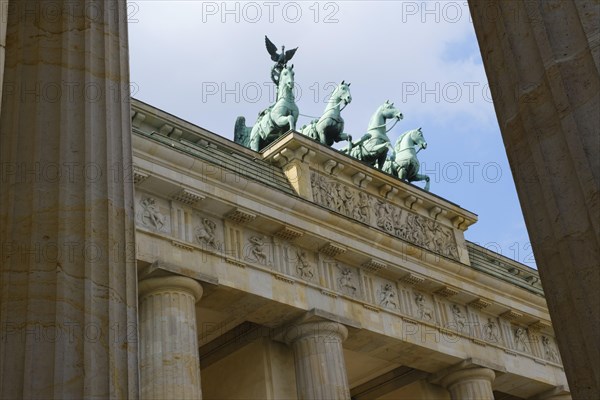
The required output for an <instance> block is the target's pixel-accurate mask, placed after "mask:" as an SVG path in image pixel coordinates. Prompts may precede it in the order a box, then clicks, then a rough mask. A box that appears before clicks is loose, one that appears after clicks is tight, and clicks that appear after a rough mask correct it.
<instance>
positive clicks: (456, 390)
mask: <svg viewBox="0 0 600 400" xmlns="http://www.w3.org/2000/svg"><path fill="white" fill-rule="evenodd" d="M495 377H496V374H495V373H494V371H493V370H491V369H489V368H466V369H460V370H457V371H452V372H450V373H448V375H446V376H445V377H443V378H442V379H441V381H440V384H441V385H442V386H443V387H445V388H446V389H448V391H449V392H450V397H451V398H452V400H494V392H493V391H492V382H493V381H494V378H495Z"/></svg>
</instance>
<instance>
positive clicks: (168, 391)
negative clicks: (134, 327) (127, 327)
mask: <svg viewBox="0 0 600 400" xmlns="http://www.w3.org/2000/svg"><path fill="white" fill-rule="evenodd" d="M139 296H140V372H141V392H142V398H143V399H161V400H167V399H177V400H179V399H194V400H198V399H201V398H202V391H201V388H200V359H199V356H198V332H197V329H196V309H195V304H196V303H197V302H198V301H199V300H200V298H201V297H202V286H200V284H199V283H198V282H197V281H195V280H193V279H191V278H186V277H184V276H167V277H161V278H150V279H146V280H143V281H141V282H140V284H139Z"/></svg>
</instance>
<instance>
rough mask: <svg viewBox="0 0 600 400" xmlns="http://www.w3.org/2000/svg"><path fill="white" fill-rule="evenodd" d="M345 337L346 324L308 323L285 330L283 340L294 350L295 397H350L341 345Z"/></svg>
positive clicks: (313, 399)
mask: <svg viewBox="0 0 600 400" xmlns="http://www.w3.org/2000/svg"><path fill="white" fill-rule="evenodd" d="M347 337H348V330H347V329H346V327H345V326H344V325H342V324H338V323H335V322H326V321H323V322H309V323H304V324H300V325H296V326H293V327H291V328H289V329H288V331H287V332H286V334H285V341H286V342H287V343H289V344H290V345H291V346H292V349H293V351H294V362H295V366H296V386H297V390H298V398H299V399H306V400H322V399H336V400H342V399H350V389H349V387H348V377H347V375H346V364H345V362H344V350H343V348H342V342H343V341H344V340H346V338H347Z"/></svg>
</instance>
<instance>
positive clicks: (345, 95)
mask: <svg viewBox="0 0 600 400" xmlns="http://www.w3.org/2000/svg"><path fill="white" fill-rule="evenodd" d="M331 98H332V99H334V101H335V102H336V103H340V102H343V103H344V105H348V104H350V102H351V101H352V95H351V94H350V84H349V83H346V82H345V81H342V83H340V84H339V85H337V87H336V88H335V90H334V91H333V94H332V95H331Z"/></svg>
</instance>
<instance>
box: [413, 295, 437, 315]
mask: <svg viewBox="0 0 600 400" xmlns="http://www.w3.org/2000/svg"><path fill="white" fill-rule="evenodd" d="M415 304H416V305H417V312H418V313H419V318H421V319H422V320H424V321H431V320H433V311H432V310H431V308H429V307H427V306H426V305H425V298H424V297H423V295H422V294H421V293H415Z"/></svg>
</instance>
